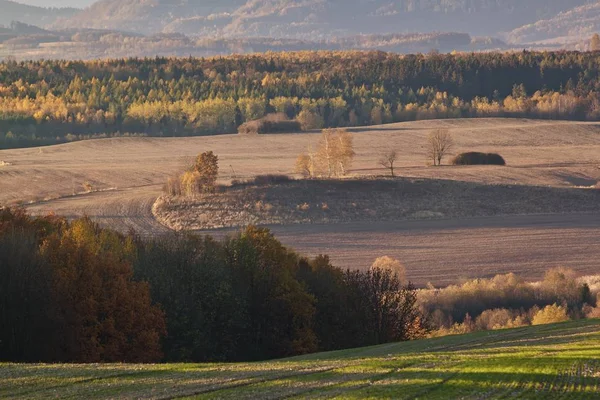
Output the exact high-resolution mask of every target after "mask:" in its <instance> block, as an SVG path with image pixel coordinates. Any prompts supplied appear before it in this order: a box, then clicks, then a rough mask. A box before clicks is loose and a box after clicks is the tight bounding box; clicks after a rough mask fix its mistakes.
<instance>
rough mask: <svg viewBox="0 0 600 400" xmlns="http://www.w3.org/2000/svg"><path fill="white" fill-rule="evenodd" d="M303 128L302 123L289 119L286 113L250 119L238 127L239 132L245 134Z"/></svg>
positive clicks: (295, 130)
mask: <svg viewBox="0 0 600 400" xmlns="http://www.w3.org/2000/svg"><path fill="white" fill-rule="evenodd" d="M300 130H301V126H300V123H299V122H298V121H296V120H293V119H289V118H288V117H287V115H285V114H284V113H277V114H269V115H267V116H265V117H263V118H260V119H257V120H254V121H248V122H246V123H244V124H242V125H240V126H239V127H238V133H240V134H243V135H250V134H259V133H287V132H298V131H300Z"/></svg>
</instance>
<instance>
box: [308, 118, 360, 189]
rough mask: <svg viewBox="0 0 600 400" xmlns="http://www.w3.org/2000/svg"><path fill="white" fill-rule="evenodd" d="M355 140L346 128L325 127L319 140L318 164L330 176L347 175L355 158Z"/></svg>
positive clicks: (322, 171) (324, 173)
mask: <svg viewBox="0 0 600 400" xmlns="http://www.w3.org/2000/svg"><path fill="white" fill-rule="evenodd" d="M355 154H356V153H355V152H354V140H353V138H352V134H351V133H350V132H348V131H347V130H345V129H325V130H323V134H322V135H321V139H320V140H319V147H318V150H317V154H316V157H317V165H319V166H320V170H321V173H322V174H323V175H326V176H328V177H332V176H344V175H346V173H347V171H348V169H349V168H350V165H351V164H352V160H353V159H354V155H355Z"/></svg>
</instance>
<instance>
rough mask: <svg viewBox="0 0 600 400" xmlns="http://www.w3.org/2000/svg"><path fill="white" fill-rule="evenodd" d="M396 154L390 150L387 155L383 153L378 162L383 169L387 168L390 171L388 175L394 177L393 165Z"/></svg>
mask: <svg viewBox="0 0 600 400" xmlns="http://www.w3.org/2000/svg"><path fill="white" fill-rule="evenodd" d="M396 158H397V154H396V151H395V150H392V151H390V152H388V153H385V155H383V157H381V160H379V165H381V166H382V167H383V168H387V169H389V170H390V174H391V175H392V177H394V176H395V175H394V163H395V162H396Z"/></svg>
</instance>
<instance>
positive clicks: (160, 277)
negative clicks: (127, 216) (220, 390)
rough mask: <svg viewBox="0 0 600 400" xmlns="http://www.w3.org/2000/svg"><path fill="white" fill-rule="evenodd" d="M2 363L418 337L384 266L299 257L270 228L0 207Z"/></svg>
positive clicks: (255, 356) (409, 302)
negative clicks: (149, 236) (207, 226)
mask: <svg viewBox="0 0 600 400" xmlns="http://www.w3.org/2000/svg"><path fill="white" fill-rule="evenodd" d="M0 275H1V276H2V280H0V360H2V361H51V362H54V361H56V362H99V361H118V362H150V361H160V360H163V361H241V360H259V359H268V358H274V357H283V356H291V355H297V354H305V353H309V352H314V351H320V350H336V349H343V348H348V347H358V346H367V345H374V344H380V343H386V342H391V341H399V340H409V339H413V338H417V337H422V336H423V335H425V334H426V331H427V326H426V321H425V318H424V317H423V316H422V315H421V313H420V311H419V310H418V307H417V306H416V301H417V297H416V291H415V289H414V288H413V287H411V286H410V284H406V283H405V282H403V281H402V280H401V279H400V277H399V276H398V274H397V273H396V272H394V270H392V269H388V268H383V267H376V268H371V269H369V270H368V271H365V272H360V271H344V270H342V269H340V268H337V267H334V266H333V265H331V263H330V262H329V259H328V258H327V257H323V256H321V257H317V258H316V259H312V260H311V259H306V258H303V257H300V256H299V255H297V254H296V253H294V252H292V251H290V250H289V249H287V248H285V247H284V246H282V245H281V243H279V242H278V241H277V240H276V239H275V238H274V237H273V235H272V234H271V233H270V232H269V231H268V230H266V229H258V228H254V227H249V228H247V229H246V230H245V231H243V232H241V233H238V234H236V235H233V236H230V237H228V238H226V239H225V240H223V241H221V242H217V241H215V240H214V239H212V238H210V237H202V236H197V235H191V234H190V235H173V236H170V237H165V238H160V239H158V240H143V239H141V238H139V237H136V236H133V235H128V236H123V235H120V234H117V233H115V232H112V231H110V230H106V229H101V228H99V227H98V226H97V225H95V224H94V223H92V222H91V221H90V220H88V219H81V220H76V221H74V222H71V223H69V222H67V221H66V220H64V219H61V218H57V217H52V216H50V217H37V218H32V217H29V216H27V215H26V214H25V213H24V212H22V211H19V210H16V211H13V210H9V209H4V210H0Z"/></svg>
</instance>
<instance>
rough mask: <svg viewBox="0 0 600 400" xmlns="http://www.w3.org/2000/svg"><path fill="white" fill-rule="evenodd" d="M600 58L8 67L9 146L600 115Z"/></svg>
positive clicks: (4, 73)
mask: <svg viewBox="0 0 600 400" xmlns="http://www.w3.org/2000/svg"><path fill="white" fill-rule="evenodd" d="M599 63H600V55H598V54H597V53H579V52H545V53H538V52H522V53H485V54H483V53H482V54H448V55H440V54H430V55H421V54H419V55H406V56H405V55H396V54H389V53H382V52H300V53H277V54H270V53H267V54H263V55H247V56H230V57H217V58H210V59H203V58H181V59H168V58H153V59H120V60H105V61H89V62H81V61H80V62H76V61H36V62H33V61H32V62H21V63H17V62H6V63H3V64H0V110H1V111H0V146H2V147H16V146H25V145H36V144H40V143H48V142H57V141H58V142H60V141H64V140H78V139H81V138H86V137H93V136H94V135H120V134H123V133H124V132H130V133H135V134H147V135H167V136H181V135H203V134H215V133H231V132H235V131H236V128H237V127H238V126H240V125H241V124H243V123H245V122H248V121H252V120H256V119H259V118H262V117H264V116H265V115H267V114H270V113H284V114H286V115H287V117H289V118H292V119H297V120H298V121H299V122H300V123H301V125H302V126H303V128H304V129H313V128H327V127H343V126H354V125H369V124H380V123H386V122H394V121H406V120H414V119H426V118H453V117H456V118H458V117H483V116H486V117H489V116H513V117H539V118H570V119H582V120H583V119H590V120H596V119H598V118H599V117H600V99H599V97H598V89H599V85H600V83H599V82H600V80H599V79H598V77H599V76H598V74H599V72H598V71H599V68H598V67H599Z"/></svg>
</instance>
